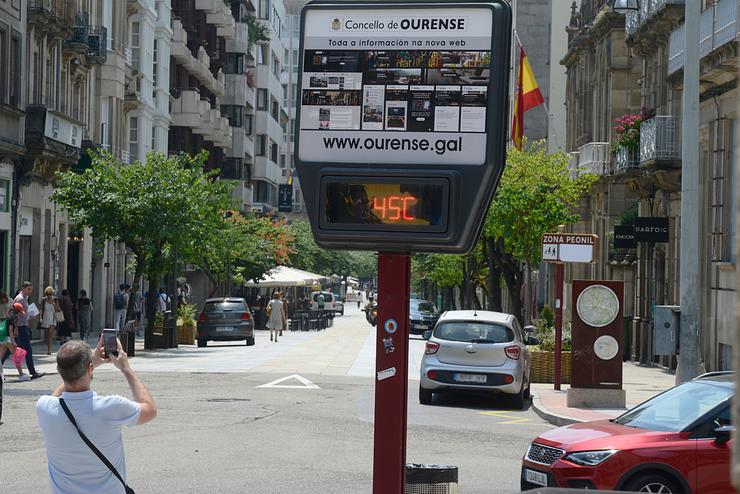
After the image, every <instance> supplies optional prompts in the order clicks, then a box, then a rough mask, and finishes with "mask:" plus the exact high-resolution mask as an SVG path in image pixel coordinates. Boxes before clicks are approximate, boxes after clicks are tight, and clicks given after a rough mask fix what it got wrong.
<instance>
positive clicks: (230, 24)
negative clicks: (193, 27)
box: [195, 0, 236, 38]
mask: <svg viewBox="0 0 740 494" xmlns="http://www.w3.org/2000/svg"><path fill="white" fill-rule="evenodd" d="M195 9H196V10H202V11H204V12H205V13H206V22H207V23H208V24H211V25H213V26H216V34H217V35H218V36H221V37H223V38H233V37H234V29H235V23H236V21H235V20H234V16H233V15H231V7H230V6H229V5H227V4H226V2H225V1H224V0H195Z"/></svg>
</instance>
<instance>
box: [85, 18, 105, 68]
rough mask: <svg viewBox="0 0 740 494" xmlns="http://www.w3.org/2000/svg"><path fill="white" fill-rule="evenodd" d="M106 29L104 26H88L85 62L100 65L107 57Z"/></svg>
mask: <svg viewBox="0 0 740 494" xmlns="http://www.w3.org/2000/svg"><path fill="white" fill-rule="evenodd" d="M107 45H108V29H107V28H106V27H105V26H89V29H88V35H87V61H88V62H90V63H92V64H97V65H102V64H104V63H105V61H106V59H107V57H108V49H107V48H108V46H107Z"/></svg>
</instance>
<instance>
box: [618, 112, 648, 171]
mask: <svg viewBox="0 0 740 494" xmlns="http://www.w3.org/2000/svg"><path fill="white" fill-rule="evenodd" d="M643 125H644V124H643ZM639 168H640V153H639V151H631V150H629V149H627V148H624V147H622V148H619V150H618V151H617V154H616V155H615V156H614V174H615V175H620V174H625V173H630V172H631V171H634V170H638V169H639Z"/></svg>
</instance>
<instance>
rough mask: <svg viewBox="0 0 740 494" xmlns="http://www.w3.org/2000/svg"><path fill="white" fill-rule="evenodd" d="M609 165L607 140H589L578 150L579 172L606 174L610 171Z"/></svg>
mask: <svg viewBox="0 0 740 494" xmlns="http://www.w3.org/2000/svg"><path fill="white" fill-rule="evenodd" d="M610 165H611V158H610V156H609V143H608V142H589V143H588V144H586V145H584V146H581V147H580V149H579V150H578V170H579V173H590V174H592V175H599V176H601V175H608V174H609V173H610V171H611V170H610V168H611V167H610Z"/></svg>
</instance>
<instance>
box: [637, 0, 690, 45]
mask: <svg viewBox="0 0 740 494" xmlns="http://www.w3.org/2000/svg"><path fill="white" fill-rule="evenodd" d="M683 4H684V0H642V1H641V2H640V10H639V11H630V12H628V13H627V14H626V16H625V22H624V29H625V31H626V33H627V37H630V36H633V35H634V34H635V33H637V31H639V30H640V28H641V27H642V26H644V25H645V24H646V23H648V22H649V21H650V19H652V18H653V17H655V16H656V15H657V14H658V13H659V12H660V11H661V10H663V9H664V8H665V7H666V6H667V5H683Z"/></svg>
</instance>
